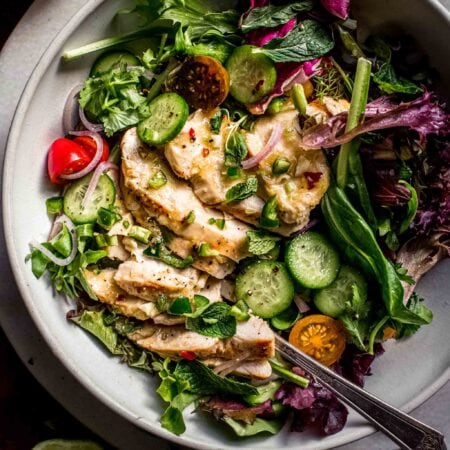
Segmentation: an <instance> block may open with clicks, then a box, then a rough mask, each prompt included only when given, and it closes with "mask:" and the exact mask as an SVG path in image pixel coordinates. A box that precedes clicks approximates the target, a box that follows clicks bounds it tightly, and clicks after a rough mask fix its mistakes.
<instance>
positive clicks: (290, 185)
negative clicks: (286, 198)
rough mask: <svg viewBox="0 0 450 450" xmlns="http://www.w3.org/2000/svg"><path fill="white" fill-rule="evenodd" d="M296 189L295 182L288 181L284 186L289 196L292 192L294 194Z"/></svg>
mask: <svg viewBox="0 0 450 450" xmlns="http://www.w3.org/2000/svg"><path fill="white" fill-rule="evenodd" d="M294 189H295V183H294V182H293V181H288V182H287V183H286V184H285V185H284V190H285V191H286V193H287V194H290V193H291V192H293V191H294Z"/></svg>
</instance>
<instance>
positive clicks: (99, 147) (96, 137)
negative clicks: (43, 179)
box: [61, 131, 103, 180]
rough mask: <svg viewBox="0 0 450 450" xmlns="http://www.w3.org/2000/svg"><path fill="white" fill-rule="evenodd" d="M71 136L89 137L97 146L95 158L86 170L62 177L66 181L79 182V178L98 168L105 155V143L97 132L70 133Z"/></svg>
mask: <svg viewBox="0 0 450 450" xmlns="http://www.w3.org/2000/svg"><path fill="white" fill-rule="evenodd" d="M69 134H72V135H73V136H89V137H91V138H92V139H94V141H95V145H96V146H97V150H96V151H95V155H94V157H93V158H92V160H91V162H90V163H89V164H88V165H87V166H86V167H85V168H84V169H81V170H80V171H78V172H75V173H71V174H69V175H61V178H64V179H65V180H78V178H81V177H84V176H85V175H86V174H88V173H89V172H91V171H92V170H93V169H94V168H95V167H96V166H97V164H98V162H99V161H100V159H101V157H102V155H103V141H102V138H101V136H100V135H99V134H98V133H97V132H95V131H70V132H69Z"/></svg>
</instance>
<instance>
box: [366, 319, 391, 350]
mask: <svg viewBox="0 0 450 450" xmlns="http://www.w3.org/2000/svg"><path fill="white" fill-rule="evenodd" d="M388 320H389V316H384V317H383V318H382V319H381V320H380V321H379V322H378V323H377V324H376V325H375V328H374V329H373V330H372V331H371V333H370V336H369V344H368V351H369V353H370V354H371V355H373V353H374V351H373V347H374V345H375V339H376V337H377V334H378V332H379V331H380V330H381V328H383V326H384V324H385V323H386V322H387V321H388Z"/></svg>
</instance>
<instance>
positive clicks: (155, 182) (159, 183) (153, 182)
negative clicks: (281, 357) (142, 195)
mask: <svg viewBox="0 0 450 450" xmlns="http://www.w3.org/2000/svg"><path fill="white" fill-rule="evenodd" d="M166 183H167V177H166V175H165V173H164V172H163V171H162V170H158V171H157V172H155V173H154V174H153V176H152V177H151V178H150V180H148V187H150V188H152V189H160V188H162V187H163V186H164V185H165V184H166Z"/></svg>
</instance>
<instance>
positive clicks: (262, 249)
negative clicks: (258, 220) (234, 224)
mask: <svg viewBox="0 0 450 450" xmlns="http://www.w3.org/2000/svg"><path fill="white" fill-rule="evenodd" d="M247 238H248V251H249V252H250V253H252V254H253V255H256V256H260V255H266V254H267V253H270V252H271V251H272V250H273V249H274V248H275V247H276V246H277V242H279V241H280V240H281V238H280V237H278V236H273V235H271V234H268V233H265V232H264V231H253V230H252V231H247Z"/></svg>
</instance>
